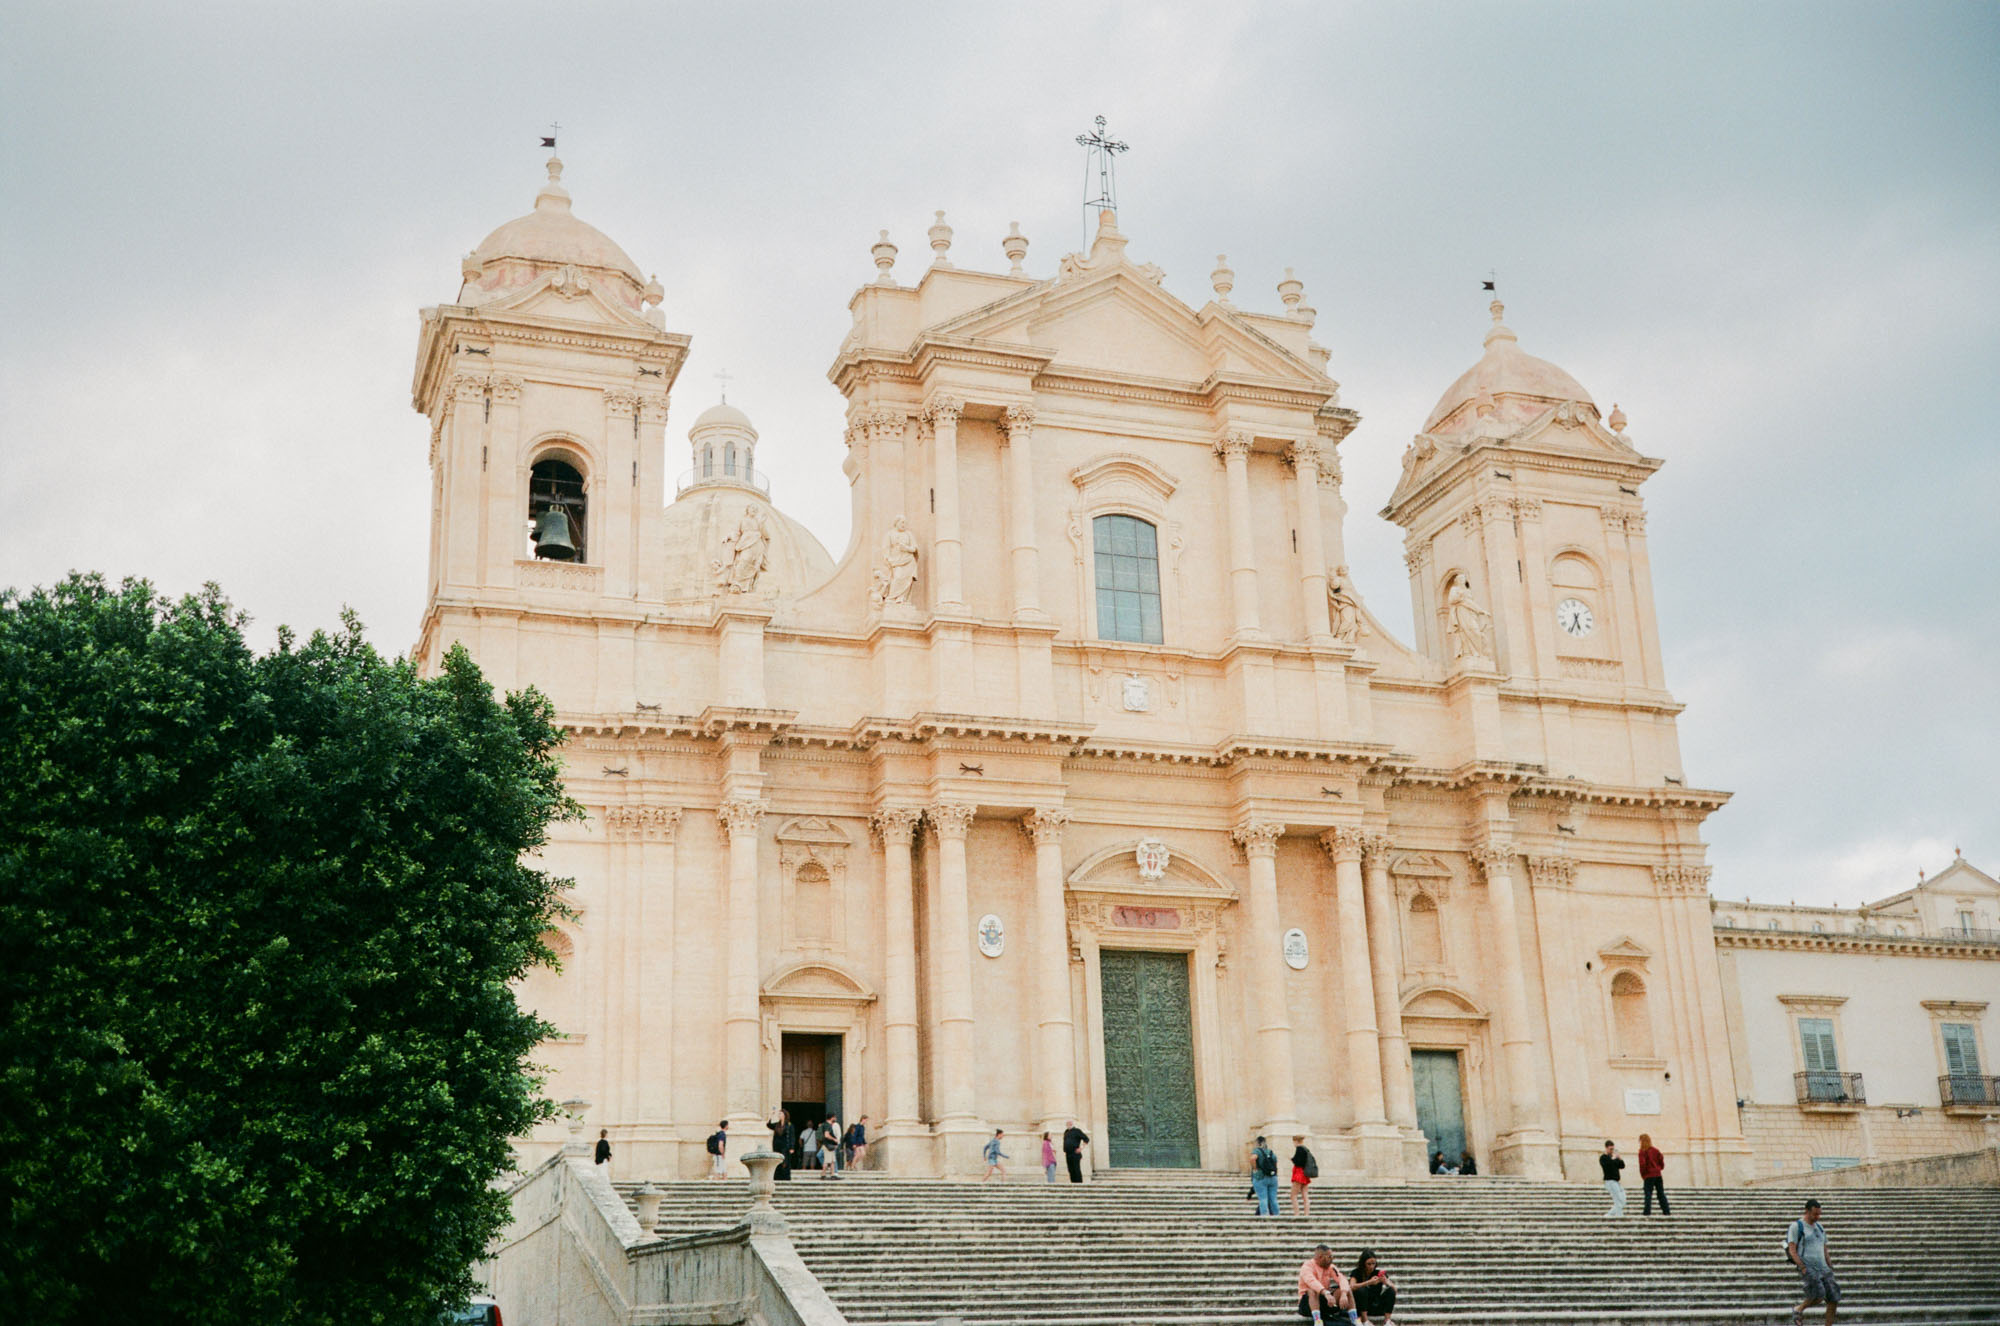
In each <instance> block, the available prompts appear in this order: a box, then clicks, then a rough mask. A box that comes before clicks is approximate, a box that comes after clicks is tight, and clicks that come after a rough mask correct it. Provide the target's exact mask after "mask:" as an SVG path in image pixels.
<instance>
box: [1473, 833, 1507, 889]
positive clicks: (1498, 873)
mask: <svg viewBox="0 0 2000 1326" xmlns="http://www.w3.org/2000/svg"><path fill="white" fill-rule="evenodd" d="M1466 855H1468V856H1470V857H1471V858H1472V859H1473V860H1474V861H1476V862H1478V863H1479V868H1480V869H1481V870H1483V871H1485V872H1486V881H1487V883H1489V884H1490V883H1492V882H1493V881H1494V880H1496V879H1512V878H1513V877H1514V844H1513V843H1512V842H1511V841H1509V840H1508V839H1505V838H1489V839H1487V840H1486V841H1485V842H1483V843H1480V844H1479V845H1478V846H1476V847H1474V848H1472V850H1471V851H1469V852H1468V853H1466Z"/></svg>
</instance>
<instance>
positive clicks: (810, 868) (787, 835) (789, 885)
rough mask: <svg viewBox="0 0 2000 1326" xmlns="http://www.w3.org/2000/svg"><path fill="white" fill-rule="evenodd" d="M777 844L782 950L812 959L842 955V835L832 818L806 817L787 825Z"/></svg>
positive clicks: (844, 886) (845, 842)
mask: <svg viewBox="0 0 2000 1326" xmlns="http://www.w3.org/2000/svg"><path fill="white" fill-rule="evenodd" d="M776 841H777V844H778V874H779V877H780V878H781V880H782V881H783V886H784V921H785V945H786V947H788V948H790V949H793V950H797V951H803V952H807V953H815V954H837V953H842V952H845V951H846V948H847V933H848V925H847V849H848V845H849V844H848V837H847V834H846V832H845V831H844V830H842V829H841V827H840V826H839V825H838V824H836V823H834V822H833V821H832V820H830V819H826V818H824V817H822V816H818V815H808V816H804V817H802V818H800V819H795V820H790V821H788V822H787V823H786V824H785V825H784V827H782V828H780V829H779V830H778V833H777V839H776Z"/></svg>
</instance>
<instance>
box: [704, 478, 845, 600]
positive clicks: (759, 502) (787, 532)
mask: <svg viewBox="0 0 2000 1326" xmlns="http://www.w3.org/2000/svg"><path fill="white" fill-rule="evenodd" d="M745 507H751V508H753V509H755V510H756V512H757V514H758V515H759V516H760V517H761V518H762V519H763V522H764V528H765V530H766V532H767V534H768V537H769V539H770V547H769V548H768V550H767V552H766V556H767V558H768V560H769V566H768V567H767V568H766V569H765V571H764V573H763V574H762V575H761V576H759V577H758V578H757V584H756V588H755V589H754V590H753V591H752V596H753V597H756V598H765V599H774V598H786V599H789V598H796V597H798V596H799V595H800V594H803V593H804V592H806V591H807V590H809V589H816V588H818V587H819V586H820V585H822V584H825V583H826V581H828V580H829V579H831V578H832V576H833V558H831V557H829V556H828V555H827V551H826V548H825V547H824V546H823V545H822V544H821V543H820V541H819V540H818V539H817V538H815V537H814V536H813V532H812V531H811V530H809V529H807V528H806V527H805V526H804V525H801V524H800V523H799V522H798V521H796V520H793V519H792V518H791V517H790V516H788V515H786V514H785V513H784V512H782V511H780V510H778V508H776V507H775V506H772V505H771V499H770V498H768V497H766V496H764V494H763V493H761V492H759V491H758V490H757V489H755V488H753V487H751V486H750V485H749V484H746V483H743V482H740V481H738V480H717V481H710V482H704V483H701V484H698V485H697V486H695V487H691V488H688V489H686V490H685V491H683V492H682V493H681V495H680V496H679V497H678V498H676V499H675V500H674V504H673V505H672V506H670V507H668V508H667V519H666V558H667V562H666V580H665V590H666V596H667V598H669V599H707V598H713V597H715V596H716V595H717V594H718V593H720V592H721V591H720V590H719V589H718V587H717V574H716V564H717V563H718V562H719V561H721V560H722V558H723V555H724V554H723V550H722V541H723V540H724V539H726V538H728V537H729V536H730V535H731V534H733V533H734V532H735V531H736V528H737V526H738V525H739V524H741V523H742V520H743V509H744V508H745Z"/></svg>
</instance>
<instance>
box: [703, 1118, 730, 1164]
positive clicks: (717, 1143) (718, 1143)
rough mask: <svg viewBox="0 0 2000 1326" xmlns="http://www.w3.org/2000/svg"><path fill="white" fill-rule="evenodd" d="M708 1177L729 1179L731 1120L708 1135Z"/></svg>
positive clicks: (717, 1126)
mask: <svg viewBox="0 0 2000 1326" xmlns="http://www.w3.org/2000/svg"><path fill="white" fill-rule="evenodd" d="M708 1157H709V1160H708V1177H709V1178H711V1179H726V1178H728V1177H729V1120H727V1119H724V1120H723V1121H722V1122H721V1123H719V1124H717V1125H716V1126H715V1131H714V1132H712V1133H710V1134H709V1135H708Z"/></svg>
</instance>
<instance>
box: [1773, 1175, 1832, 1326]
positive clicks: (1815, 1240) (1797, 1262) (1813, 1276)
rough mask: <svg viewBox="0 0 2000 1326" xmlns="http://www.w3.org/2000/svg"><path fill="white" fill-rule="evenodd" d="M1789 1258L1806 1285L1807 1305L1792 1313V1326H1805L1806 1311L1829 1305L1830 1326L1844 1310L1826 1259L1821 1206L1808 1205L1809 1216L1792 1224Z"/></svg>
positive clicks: (1787, 1248)
mask: <svg viewBox="0 0 2000 1326" xmlns="http://www.w3.org/2000/svg"><path fill="white" fill-rule="evenodd" d="M1785 1256H1786V1258H1787V1259H1788V1260H1790V1262H1791V1263H1792V1265H1793V1266H1795V1267H1797V1268H1798V1272H1799V1280H1800V1281H1801V1282H1802V1283H1803V1284H1804V1285H1805V1294H1806V1300H1805V1302H1803V1303H1801V1304H1799V1305H1798V1306H1797V1307H1795V1308H1793V1309H1792V1326H1805V1320H1806V1309H1807V1308H1809V1307H1813V1306H1814V1305H1816V1304H1820V1303H1824V1304H1826V1322H1827V1326H1833V1315H1834V1313H1835V1312H1837V1311H1839V1309H1840V1282H1839V1281H1838V1280H1836V1279H1834V1278H1833V1267H1832V1265H1831V1264H1829V1263H1828V1261H1827V1259H1826V1226H1825V1225H1822V1224H1821V1223H1820V1222H1819V1203H1818V1202H1817V1201H1808V1202H1807V1203H1806V1210H1805V1214H1804V1215H1802V1216H1800V1217H1799V1218H1798V1219H1797V1220H1794V1221H1793V1222H1792V1227H1791V1229H1790V1230H1788V1231H1786V1233H1785Z"/></svg>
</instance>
